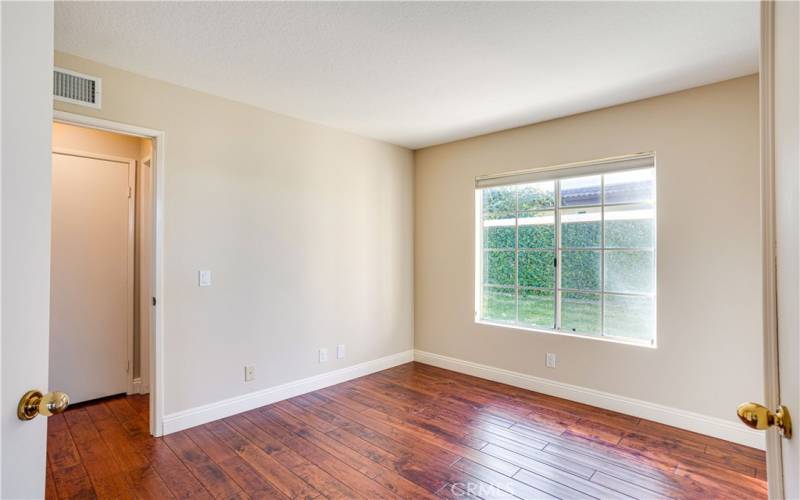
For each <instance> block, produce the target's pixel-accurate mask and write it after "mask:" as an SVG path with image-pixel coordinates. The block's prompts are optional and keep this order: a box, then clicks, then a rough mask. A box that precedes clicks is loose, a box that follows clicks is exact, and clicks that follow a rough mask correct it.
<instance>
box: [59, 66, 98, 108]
mask: <svg viewBox="0 0 800 500" xmlns="http://www.w3.org/2000/svg"><path fill="white" fill-rule="evenodd" d="M101 83H102V81H101V79H100V78H98V77H96V76H91V75H84V74H83V73H76V72H75V71H70V70H68V69H62V68H55V69H54V70H53V98H54V99H55V100H56V101H61V102H68V103H71V104H78V105H80V106H89V107H90V108H97V109H100V96H101V93H100V86H101V85H100V84H101Z"/></svg>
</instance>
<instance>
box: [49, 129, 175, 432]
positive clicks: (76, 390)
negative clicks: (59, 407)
mask: <svg viewBox="0 0 800 500" xmlns="http://www.w3.org/2000/svg"><path fill="white" fill-rule="evenodd" d="M84 121H89V122H90V123H83V122H84ZM91 121H92V119H88V118H85V117H78V116H77V115H75V116H65V117H61V119H58V118H57V121H56V122H55V123H54V124H53V143H52V168H53V172H52V173H53V177H52V208H51V210H52V220H53V224H52V236H51V293H50V302H51V319H50V353H51V354H50V385H51V386H53V387H56V386H57V387H60V388H62V390H64V392H66V393H67V394H69V396H70V399H71V404H72V405H76V404H77V405H80V404H82V403H89V404H90V402H96V401H98V400H99V401H103V400H109V399H113V398H116V399H125V400H127V402H128V403H129V404H130V405H131V406H132V407H134V408H136V410H137V413H138V414H139V415H141V416H142V418H144V419H145V422H146V424H145V428H149V429H150V432H151V434H154V435H159V434H160V425H157V424H158V423H159V421H160V419H159V418H158V415H159V414H160V412H156V411H155V410H156V405H155V404H154V402H155V400H156V398H155V397H154V396H155V394H153V393H154V392H155V390H154V389H155V378H156V376H157V375H156V373H157V372H156V370H155V366H154V363H153V360H154V353H155V347H156V346H155V342H154V340H153V339H154V337H155V331H154V329H155V325H156V321H155V314H156V308H155V305H156V297H157V294H156V288H157V286H156V269H155V267H156V258H155V257H156V253H155V248H156V246H157V245H156V223H155V221H156V217H155V213H156V212H155V208H156V203H155V193H156V175H155V171H156V163H157V162H156V161H155V157H156V156H155V155H156V147H157V136H156V135H154V134H141V133H128V132H127V131H125V130H124V127H125V126H120V128H121V129H123V130H114V129H109V128H108V127H103V126H101V125H99V124H98V125H95V124H93V123H91Z"/></svg>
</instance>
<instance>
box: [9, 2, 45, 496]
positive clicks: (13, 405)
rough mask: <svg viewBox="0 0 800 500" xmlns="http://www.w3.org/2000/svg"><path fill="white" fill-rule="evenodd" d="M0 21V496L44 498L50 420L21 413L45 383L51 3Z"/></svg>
mask: <svg viewBox="0 0 800 500" xmlns="http://www.w3.org/2000/svg"><path fill="white" fill-rule="evenodd" d="M0 17H1V18H2V30H0V31H2V42H0V46H2V59H3V67H2V71H0V78H2V85H1V86H0V87H2V106H0V108H1V109H2V124H3V126H2V128H1V129H0V130H2V132H1V134H2V147H0V151H2V153H0V154H1V155H2V180H0V185H2V196H1V198H2V209H1V210H0V212H2V269H0V276H2V315H0V317H1V318H2V319H1V320H0V324H2V336H0V346H1V347H2V348H0V351H2V363H0V365H2V368H1V369H2V372H1V373H2V375H0V383H2V390H1V391H0V401H2V405H0V408H2V415H0V443H1V444H2V446H1V448H0V449H2V455H0V468H1V469H2V474H1V475H0V498H42V497H44V477H45V440H46V425H47V420H46V419H45V418H42V417H38V418H35V419H33V420H29V421H22V420H19V419H18V418H17V403H18V402H19V400H20V398H21V397H22V395H23V394H24V393H25V392H26V391H28V390H30V389H42V390H48V389H58V388H57V387H52V388H50V387H47V364H48V362H47V356H48V355H47V349H48V337H49V333H48V328H49V326H48V308H49V303H50V292H49V286H50V147H51V146H50V144H51V138H50V132H51V128H52V126H53V123H52V121H53V111H52V109H53V102H52V97H51V92H52V89H53V4H52V2H0Z"/></svg>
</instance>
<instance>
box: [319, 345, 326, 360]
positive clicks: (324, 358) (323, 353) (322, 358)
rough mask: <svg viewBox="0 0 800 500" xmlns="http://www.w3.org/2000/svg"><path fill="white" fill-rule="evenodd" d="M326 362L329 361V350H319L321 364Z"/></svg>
mask: <svg viewBox="0 0 800 500" xmlns="http://www.w3.org/2000/svg"><path fill="white" fill-rule="evenodd" d="M326 361H328V350H327V349H325V348H322V349H320V350H319V362H320V363H324V362H326Z"/></svg>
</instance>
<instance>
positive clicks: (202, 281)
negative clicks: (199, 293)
mask: <svg viewBox="0 0 800 500" xmlns="http://www.w3.org/2000/svg"><path fill="white" fill-rule="evenodd" d="M197 286H211V271H208V270H202V271H197Z"/></svg>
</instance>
